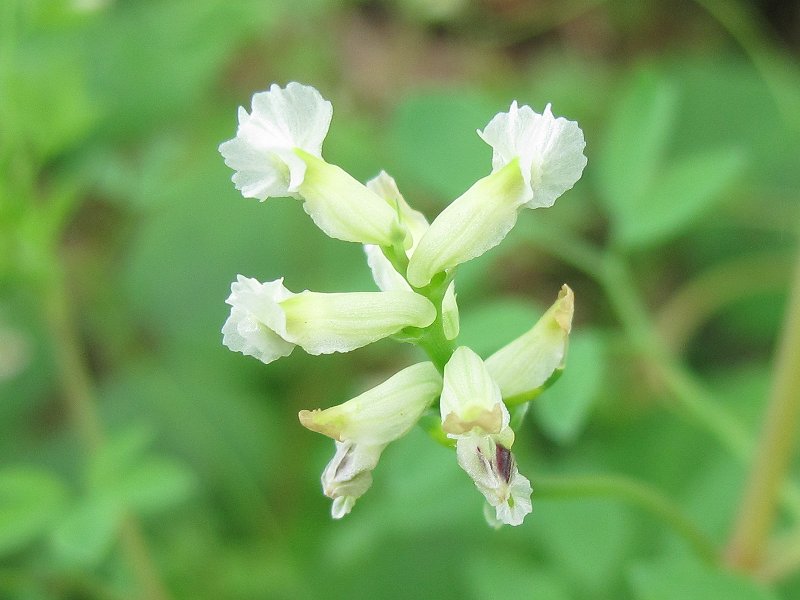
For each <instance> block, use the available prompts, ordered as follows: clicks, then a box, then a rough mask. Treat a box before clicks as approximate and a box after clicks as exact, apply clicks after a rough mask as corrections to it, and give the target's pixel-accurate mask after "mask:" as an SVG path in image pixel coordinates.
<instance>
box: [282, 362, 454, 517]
mask: <svg viewBox="0 0 800 600" xmlns="http://www.w3.org/2000/svg"><path fill="white" fill-rule="evenodd" d="M441 389H442V377H441V375H439V372H438V371H437V370H436V368H435V367H434V366H433V364H432V363H429V362H426V363H419V364H416V365H412V366H410V367H407V368H405V369H403V370H402V371H400V372H399V373H397V374H395V375H393V376H392V377H390V378H389V379H387V380H386V381H385V382H383V383H382V384H380V385H378V386H376V387H374V388H372V389H371V390H369V391H367V392H365V393H363V394H361V395H360V396H356V397H355V398H353V399H351V400H348V401H347V402H345V403H343V404H340V405H338V406H333V407H331V408H328V409H325V410H313V411H308V410H303V411H300V414H299V415H298V416H299V418H300V422H301V423H302V424H303V426H305V427H307V428H308V429H311V430H312V431H317V432H319V433H322V434H323V435H327V436H328V437H331V438H333V439H334V440H336V454H335V455H334V457H333V459H332V460H331V462H330V463H329V464H328V466H327V467H326V468H325V470H324V472H323V473H322V489H323V491H324V492H325V495H326V496H328V497H329V498H332V499H333V506H332V508H331V513H332V514H333V517H334V518H336V519H339V518H341V517H343V516H344V515H346V514H347V513H348V512H350V509H351V508H352V507H353V504H354V503H355V501H356V499H358V498H359V497H360V496H361V495H362V494H364V492H366V491H367V490H368V489H369V487H370V485H371V484H372V470H373V469H374V468H375V466H376V465H377V464H378V459H379V458H380V455H381V452H383V449H384V448H385V447H386V445H387V444H389V443H390V442H393V441H394V440H396V439H398V438H400V437H402V436H404V435H405V434H406V433H408V431H409V430H410V429H411V428H412V427H413V426H414V424H415V423H416V422H417V421H418V420H419V418H420V417H421V416H422V413H423V412H425V410H426V409H427V408H428V407H429V406H430V405H431V403H433V401H434V400H435V399H436V397H437V396H438V395H439V393H440V392H441Z"/></svg>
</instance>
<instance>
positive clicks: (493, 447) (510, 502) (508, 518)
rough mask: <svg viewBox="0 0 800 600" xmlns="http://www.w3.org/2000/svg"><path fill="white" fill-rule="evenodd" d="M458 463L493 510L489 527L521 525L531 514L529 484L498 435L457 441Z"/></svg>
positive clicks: (465, 438) (471, 436)
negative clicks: (492, 517)
mask: <svg viewBox="0 0 800 600" xmlns="http://www.w3.org/2000/svg"><path fill="white" fill-rule="evenodd" d="M456 455H457V457H458V464H459V465H460V466H461V468H462V469H464V470H465V471H466V472H467V474H468V475H469V476H470V477H471V478H472V480H473V481H474V482H475V487H477V488H478V490H480V492H481V493H482V494H483V497H484V498H486V501H487V502H488V503H489V504H490V505H491V506H493V507H494V509H495V518H494V519H493V520H490V524H491V525H499V524H506V525H521V524H522V521H523V519H524V518H525V515H527V514H528V513H530V512H531V510H532V504H531V493H532V491H533V490H532V489H531V482H530V481H529V480H528V479H527V478H526V477H525V476H523V475H521V474H520V472H519V469H517V464H516V461H515V460H514V456H513V455H512V454H511V451H510V450H509V449H508V447H506V446H505V445H503V444H502V443H501V442H500V441H499V440H498V436H494V435H488V436H479V435H468V436H464V437H461V438H459V439H458V442H456Z"/></svg>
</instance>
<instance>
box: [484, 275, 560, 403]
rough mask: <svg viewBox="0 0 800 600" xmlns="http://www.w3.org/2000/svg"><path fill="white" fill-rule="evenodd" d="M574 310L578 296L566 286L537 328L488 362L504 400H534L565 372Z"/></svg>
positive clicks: (488, 367) (487, 365)
mask: <svg viewBox="0 0 800 600" xmlns="http://www.w3.org/2000/svg"><path fill="white" fill-rule="evenodd" d="M574 310H575V296H574V294H573V293H572V290H571V289H570V288H569V286H567V285H564V286H562V287H561V291H560V292H559V294H558V298H557V299H556V301H555V302H554V303H553V305H552V306H551V307H550V308H549V309H548V310H547V312H545V313H544V315H542V317H541V318H540V319H539V320H538V321H537V322H536V324H535V325H534V326H533V328H531V329H530V330H529V331H527V332H526V333H524V334H522V335H521V336H520V337H518V338H517V339H515V340H514V341H513V342H511V343H510V344H508V345H506V346H504V347H503V348H501V349H500V350H498V351H497V352H495V353H494V354H492V355H491V356H490V357H489V358H488V359H486V368H487V369H488V371H489V373H491V376H492V379H493V380H494V381H495V382H497V385H498V386H499V387H500V392H501V393H502V395H503V398H505V399H506V400H508V399H509V398H513V397H520V396H524V397H522V398H520V400H521V401H525V400H530V399H532V398H533V397H535V396H536V395H537V394H538V392H539V391H540V389H541V388H542V386H544V385H545V383H547V381H548V380H549V379H550V377H551V376H552V375H553V374H554V372H555V371H556V370H557V369H563V367H564V359H565V357H566V353H567V341H568V339H569V332H570V329H571V327H572V315H573V312H574Z"/></svg>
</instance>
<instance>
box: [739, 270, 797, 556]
mask: <svg viewBox="0 0 800 600" xmlns="http://www.w3.org/2000/svg"><path fill="white" fill-rule="evenodd" d="M798 365H800V256H798V260H797V264H796V267H795V274H794V283H793V286H792V292H791V295H790V297H789V305H788V307H787V312H786V322H785V324H784V327H783V333H782V336H781V340H780V344H779V347H778V351H777V357H776V361H775V372H774V378H773V381H772V389H771V392H770V397H769V405H768V407H767V412H766V415H765V418H764V424H763V426H762V429H761V434H760V436H759V438H758V444H757V449H756V454H755V458H754V460H753V462H752V465H751V469H750V475H749V477H748V481H747V487H746V488H745V493H744V498H743V499H742V504H741V507H740V509H739V516H738V518H737V520H736V523H735V526H734V530H733V534H732V536H731V539H730V542H729V544H728V548H727V552H726V559H727V562H728V564H730V565H731V566H732V567H736V568H740V569H745V570H753V569H756V568H758V567H759V566H760V564H761V562H762V560H763V558H764V555H765V551H766V546H767V541H768V537H769V535H770V533H771V531H772V527H773V524H774V521H775V516H776V514H777V510H778V498H779V490H780V487H781V484H782V482H783V481H784V480H785V479H786V475H787V472H788V469H789V464H790V461H791V457H792V452H793V451H794V448H795V434H796V432H797V424H798V419H800V369H799V368H798Z"/></svg>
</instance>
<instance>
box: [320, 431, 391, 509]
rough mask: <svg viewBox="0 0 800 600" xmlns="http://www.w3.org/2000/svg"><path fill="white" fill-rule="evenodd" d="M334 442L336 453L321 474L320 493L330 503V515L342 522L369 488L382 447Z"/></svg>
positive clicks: (348, 441)
mask: <svg viewBox="0 0 800 600" xmlns="http://www.w3.org/2000/svg"><path fill="white" fill-rule="evenodd" d="M385 447H386V446H385V445H382V446H369V445H365V444H357V443H355V442H352V441H350V440H347V441H344V442H336V453H335V454H334V455H333V458H332V459H331V461H330V462H329V463H328V465H327V466H326V467H325V470H324V471H323V472H322V478H321V479H322V491H323V492H324V494H325V495H326V496H327V497H328V498H331V499H332V500H333V504H332V505H331V516H332V517H333V518H334V519H341V518H342V517H343V516H345V515H346V514H348V513H349V512H350V511H351V510H352V508H353V505H354V504H355V503H356V500H357V499H358V498H360V497H361V496H362V495H364V493H365V492H366V491H367V490H368V489H369V488H370V486H371V485H372V470H373V469H374V468H375V467H376V466H377V464H378V459H379V458H380V456H381V453H382V452H383V449H384V448H385Z"/></svg>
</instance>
